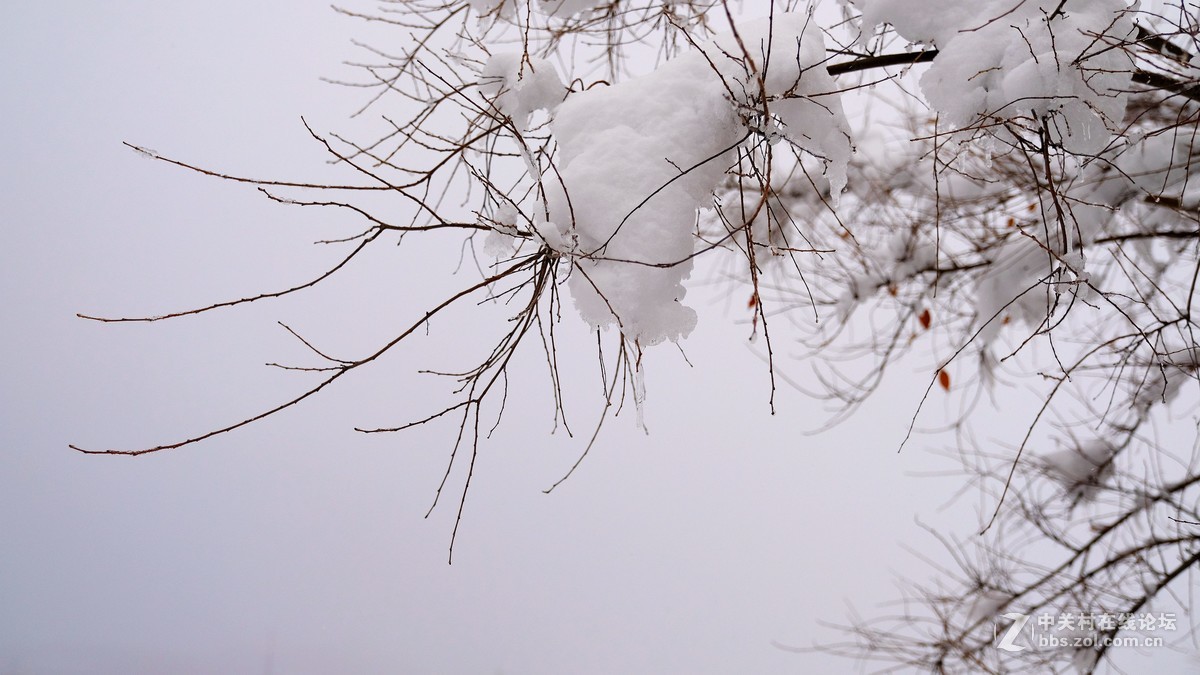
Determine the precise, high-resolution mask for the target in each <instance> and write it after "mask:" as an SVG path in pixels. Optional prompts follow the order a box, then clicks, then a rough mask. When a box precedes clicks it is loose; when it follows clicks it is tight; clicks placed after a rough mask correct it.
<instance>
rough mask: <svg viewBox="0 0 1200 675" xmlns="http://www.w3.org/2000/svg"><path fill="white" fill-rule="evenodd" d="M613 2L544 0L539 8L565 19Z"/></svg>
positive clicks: (548, 14)
mask: <svg viewBox="0 0 1200 675" xmlns="http://www.w3.org/2000/svg"><path fill="white" fill-rule="evenodd" d="M611 4H612V0H542V1H541V2H540V3H539V4H538V8H539V9H540V10H541V11H542V13H543V14H545V15H546V16H552V17H556V18H560V19H565V18H570V17H572V16H575V15H576V14H579V13H581V12H586V11H589V10H592V9H596V8H597V7H602V6H605V5H611Z"/></svg>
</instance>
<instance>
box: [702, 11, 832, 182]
mask: <svg viewBox="0 0 1200 675" xmlns="http://www.w3.org/2000/svg"><path fill="white" fill-rule="evenodd" d="M743 46H744V47H745V50H744V51H743ZM704 52H705V55H706V56H707V59H708V61H709V62H710V63H711V64H712V65H715V66H716V69H717V71H718V73H719V75H720V78H721V80H722V81H723V82H724V84H725V86H726V88H727V92H728V93H729V94H732V95H733V96H734V99H735V103H736V104H737V105H738V107H739V111H740V113H741V115H742V116H743V118H745V121H746V122H748V123H749V125H750V126H752V127H753V126H754V125H755V124H757V125H758V130H759V131H760V132H763V133H767V134H769V135H770V136H771V137H772V138H774V139H775V140H779V139H780V138H782V139H786V140H787V141H788V142H789V143H792V144H793V145H795V146H797V147H799V148H801V149H802V150H805V151H807V152H808V153H810V154H812V155H813V156H814V157H817V158H819V159H821V160H822V162H823V163H824V165H825V177H826V178H827V179H828V181H829V185H830V188H829V192H830V199H831V201H833V202H834V203H836V202H837V199H838V196H839V195H840V194H841V193H842V189H843V188H845V186H846V167H847V165H848V164H849V162H850V154H851V153H852V152H853V145H852V144H851V141H850V124H849V122H847V120H846V115H845V113H844V112H843V110H842V103H841V97H840V93H839V92H840V88H839V87H838V86H837V84H836V83H835V82H834V80H833V76H831V75H830V74H829V72H828V71H827V70H826V69H825V67H824V66H825V64H826V62H827V61H828V55H827V54H826V52H825V38H824V36H823V35H822V34H821V31H820V29H819V28H817V27H816V25H815V23H814V22H813V21H812V20H811V17H809V16H808V15H807V14H800V13H787V14H780V15H777V16H775V17H774V20H773V21H769V20H766V19H763V20H758V21H752V22H746V23H744V24H740V25H738V29H737V34H736V35H734V34H725V35H720V36H718V37H716V38H714V39H713V41H712V42H711V43H710V44H708V45H707V46H706V47H705V48H704ZM760 77H761V80H760V79H759V78H760ZM764 101H765V104H764ZM763 113H766V114H767V115H768V116H769V117H770V118H771V119H768V120H762V119H756V118H760V117H761V115H762V114H763ZM776 124H778V127H776V126H775V125H776Z"/></svg>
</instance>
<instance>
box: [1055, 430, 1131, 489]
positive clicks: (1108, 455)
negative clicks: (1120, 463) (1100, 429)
mask: <svg viewBox="0 0 1200 675" xmlns="http://www.w3.org/2000/svg"><path fill="white" fill-rule="evenodd" d="M1116 454H1117V448H1116V447H1115V446H1113V445H1112V444H1111V443H1109V442H1108V441H1106V440H1104V439H1099V438H1098V439H1094V440H1092V441H1089V442H1086V443H1080V444H1078V445H1074V446H1072V447H1068V448H1064V449H1062V450H1058V451H1055V452H1052V453H1050V454H1048V455H1046V456H1045V457H1043V458H1042V462H1043V465H1044V466H1045V469H1046V473H1047V474H1048V475H1049V476H1050V477H1051V478H1053V479H1055V480H1056V481H1058V482H1059V483H1061V484H1062V485H1063V487H1064V488H1066V490H1067V493H1068V494H1069V495H1071V496H1072V497H1073V498H1075V499H1091V498H1092V497H1093V496H1094V495H1095V493H1096V490H1098V489H1099V488H1100V486H1101V485H1103V484H1104V482H1105V481H1106V480H1108V478H1109V477H1110V476H1112V474H1113V457H1115V456H1116Z"/></svg>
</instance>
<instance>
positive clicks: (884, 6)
mask: <svg viewBox="0 0 1200 675" xmlns="http://www.w3.org/2000/svg"><path fill="white" fill-rule="evenodd" d="M853 2H854V4H855V5H857V6H858V8H859V10H860V11H861V12H862V24H863V32H864V38H865V37H869V36H870V35H871V33H872V32H873V31H874V29H875V28H876V27H877V26H879V25H880V24H884V23H888V24H891V25H892V27H893V28H895V29H896V33H898V34H899V35H900V37H902V38H904V39H905V40H908V41H909V42H918V43H924V44H929V45H934V46H940V45H943V44H946V43H948V42H949V41H950V39H951V38H952V37H953V36H954V35H955V34H956V33H957V32H958V31H959V30H961V29H963V28H966V27H967V25H968V24H970V23H971V22H975V23H979V22H981V20H980V19H979V17H981V16H988V15H987V14H985V13H984V12H983V10H981V9H980V7H979V5H980V4H984V3H977V2H962V1H961V0H923V1H922V2H919V3H917V2H913V1H912V0H853Z"/></svg>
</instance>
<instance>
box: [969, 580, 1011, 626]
mask: <svg viewBox="0 0 1200 675" xmlns="http://www.w3.org/2000/svg"><path fill="white" fill-rule="evenodd" d="M1012 599H1013V596H1012V594H1011V593H1005V592H1004V591H1001V590H998V589H995V588H982V589H980V590H979V594H978V595H976V596H975V598H974V600H972V601H971V606H970V609H969V610H968V611H967V625H974V624H977V623H979V622H980V621H983V620H985V619H994V618H995V617H996V615H998V614H999V613H1000V610H1001V608H1003V607H1004V606H1005V605H1007V604H1008V603H1009V602H1010V601H1011V600H1012Z"/></svg>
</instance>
